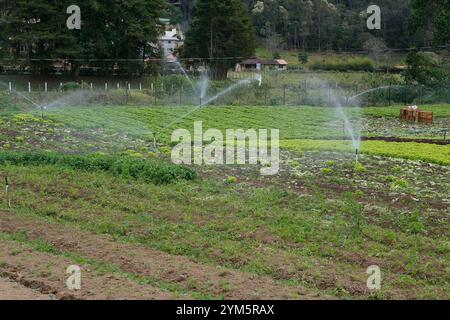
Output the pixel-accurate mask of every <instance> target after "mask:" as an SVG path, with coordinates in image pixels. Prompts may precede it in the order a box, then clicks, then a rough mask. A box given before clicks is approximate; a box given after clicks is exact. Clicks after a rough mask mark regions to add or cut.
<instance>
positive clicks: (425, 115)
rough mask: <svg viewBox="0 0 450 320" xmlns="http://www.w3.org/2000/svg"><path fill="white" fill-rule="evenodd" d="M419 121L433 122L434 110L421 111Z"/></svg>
mask: <svg viewBox="0 0 450 320" xmlns="http://www.w3.org/2000/svg"><path fill="white" fill-rule="evenodd" d="M419 122H420V123H426V124H432V123H433V112H431V111H419Z"/></svg>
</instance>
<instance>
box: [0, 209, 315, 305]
mask: <svg viewBox="0 0 450 320" xmlns="http://www.w3.org/2000/svg"><path fill="white" fill-rule="evenodd" d="M0 231H2V232H8V233H14V232H19V231H26V232H27V234H28V237H29V239H30V240H33V239H39V238H42V239H44V240H45V241H47V242H49V243H51V244H52V245H53V246H55V247H56V248H58V249H59V250H63V251H69V252H73V253H76V254H79V255H81V256H83V257H85V258H89V259H95V260H97V261H102V262H108V263H112V264H114V265H116V266H118V267H120V268H121V270H123V271H125V272H127V273H133V274H139V275H143V276H150V277H154V278H157V279H160V280H161V281H164V282H166V283H174V284H176V285H177V286H180V287H183V288H186V289H188V290H190V291H196V292H201V293H204V294H209V295H212V296H214V297H223V298H226V299H312V298H314V299H317V298H318V296H317V294H316V293H313V292H310V291H307V290H305V289H303V288H296V287H291V286H282V285H280V284H278V283H276V282H275V281H274V280H273V279H271V278H269V277H265V276H256V275H251V274H247V273H244V272H239V271H236V270H230V269H224V268H218V267H214V266H208V265H202V264H199V263H195V262H193V261H191V260H189V259H188V258H186V257H182V256H174V255H170V254H168V253H165V252H161V251H157V250H153V249H150V248H146V247H144V246H141V245H137V244H136V245H135V244H127V243H119V242H115V241H114V240H113V239H112V238H111V237H109V236H99V235H93V234H90V233H88V232H85V231H80V230H76V229H72V228H67V227H64V226H62V225H59V224H54V223H47V222H44V221H42V220H37V219H34V218H32V217H23V216H17V215H15V214H13V213H5V212H0ZM319 298H320V297H319Z"/></svg>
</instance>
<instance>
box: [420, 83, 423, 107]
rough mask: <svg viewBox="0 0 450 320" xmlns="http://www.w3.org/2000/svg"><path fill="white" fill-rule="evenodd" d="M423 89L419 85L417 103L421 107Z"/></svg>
mask: <svg viewBox="0 0 450 320" xmlns="http://www.w3.org/2000/svg"><path fill="white" fill-rule="evenodd" d="M422 90H423V87H422V85H419V103H420V105H422V101H423V91H422Z"/></svg>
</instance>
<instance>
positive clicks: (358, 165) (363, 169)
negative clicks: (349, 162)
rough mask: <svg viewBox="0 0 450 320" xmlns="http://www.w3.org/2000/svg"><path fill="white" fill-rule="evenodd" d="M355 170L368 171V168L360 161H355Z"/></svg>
mask: <svg viewBox="0 0 450 320" xmlns="http://www.w3.org/2000/svg"><path fill="white" fill-rule="evenodd" d="M355 171H356V172H359V173H363V172H366V171H367V169H366V168H365V167H364V166H363V165H362V164H361V163H359V162H357V163H355Z"/></svg>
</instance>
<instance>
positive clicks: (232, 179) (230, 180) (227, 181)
mask: <svg viewBox="0 0 450 320" xmlns="http://www.w3.org/2000/svg"><path fill="white" fill-rule="evenodd" d="M225 182H226V183H227V184H234V183H236V182H237V178H236V177H233V176H229V177H227V179H226V181H225Z"/></svg>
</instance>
